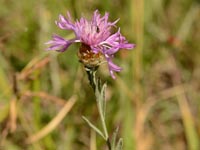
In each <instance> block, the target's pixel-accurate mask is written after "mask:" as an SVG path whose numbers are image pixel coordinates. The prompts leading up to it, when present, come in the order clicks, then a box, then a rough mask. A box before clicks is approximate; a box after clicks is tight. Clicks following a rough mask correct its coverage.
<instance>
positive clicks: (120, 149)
mask: <svg viewBox="0 0 200 150" xmlns="http://www.w3.org/2000/svg"><path fill="white" fill-rule="evenodd" d="M116 150H123V139H122V138H120V139H119V141H118V142H117V147H116Z"/></svg>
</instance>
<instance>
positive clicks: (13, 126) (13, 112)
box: [10, 99, 17, 132]
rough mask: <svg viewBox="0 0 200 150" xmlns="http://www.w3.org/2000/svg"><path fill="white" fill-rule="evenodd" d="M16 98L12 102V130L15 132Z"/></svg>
mask: <svg viewBox="0 0 200 150" xmlns="http://www.w3.org/2000/svg"><path fill="white" fill-rule="evenodd" d="M16 102H17V100H16V99H12V100H11V102H10V132H14V131H15V130H16V128H17V123H16V120H17V106H16Z"/></svg>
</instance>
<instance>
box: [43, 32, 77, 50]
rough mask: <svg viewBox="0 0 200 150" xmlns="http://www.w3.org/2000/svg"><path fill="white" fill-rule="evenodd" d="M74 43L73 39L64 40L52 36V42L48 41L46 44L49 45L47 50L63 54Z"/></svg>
mask: <svg viewBox="0 0 200 150" xmlns="http://www.w3.org/2000/svg"><path fill="white" fill-rule="evenodd" d="M74 42H75V39H72V40H65V39H64V38H62V37H60V36H58V35H53V36H52V40H51V41H48V42H47V43H46V44H51V45H50V47H49V48H47V50H56V51H58V52H64V51H65V50H67V48H68V47H69V46H70V45H71V44H72V43H74Z"/></svg>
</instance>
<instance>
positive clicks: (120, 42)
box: [47, 10, 135, 78]
mask: <svg viewBox="0 0 200 150" xmlns="http://www.w3.org/2000/svg"><path fill="white" fill-rule="evenodd" d="M108 17H109V14H108V13H105V15H104V16H103V17H101V16H100V14H99V12H98V10H96V11H95V12H94V14H93V17H92V19H91V20H87V19H86V18H83V17H82V18H81V19H80V20H77V21H76V22H73V21H72V19H71V15H70V13H69V12H68V13H67V18H66V17H64V16H62V15H60V16H59V20H58V21H56V24H57V26H58V27H59V28H61V29H64V30H72V31H73V32H74V34H75V38H74V39H70V40H66V39H64V38H62V37H60V36H58V35H53V37H52V40H51V41H49V42H47V44H50V47H49V48H48V49H47V50H56V51H59V52H64V51H65V50H67V48H68V47H69V46H70V45H71V44H72V43H77V42H79V43H81V47H80V49H79V53H78V57H79V60H80V62H82V63H83V64H84V65H85V67H87V68H93V67H97V66H99V65H100V64H101V63H102V62H103V60H106V62H107V63H108V68H109V71H110V74H111V76H112V78H115V76H114V72H119V71H121V69H122V68H121V67H119V66H117V65H115V64H114V63H113V62H112V58H113V56H114V54H115V53H116V52H118V51H119V50H120V49H132V48H133V47H134V46H135V45H134V44H130V43H128V42H127V40H126V38H125V37H124V36H122V35H121V33H120V29H118V31H117V32H116V33H114V34H112V33H111V28H112V27H113V26H115V24H116V23H117V22H118V20H119V19H118V20H116V21H114V22H109V21H108Z"/></svg>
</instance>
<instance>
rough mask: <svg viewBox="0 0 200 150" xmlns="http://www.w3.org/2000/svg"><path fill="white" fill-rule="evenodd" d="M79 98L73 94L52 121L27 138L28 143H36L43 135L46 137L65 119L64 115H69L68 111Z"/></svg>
mask: <svg viewBox="0 0 200 150" xmlns="http://www.w3.org/2000/svg"><path fill="white" fill-rule="evenodd" d="M76 100H77V97H76V96H72V97H71V98H70V99H69V100H68V101H67V102H66V104H65V105H64V106H63V108H62V109H61V110H60V112H59V113H58V114H57V116H55V117H54V118H53V119H52V121H51V122H49V123H48V124H47V125H46V126H45V127H44V128H42V129H41V130H40V131H38V132H37V133H35V134H33V135H31V136H30V137H28V139H27V140H26V143H27V144H31V143H34V142H36V141H38V140H40V139H42V138H43V137H45V136H46V135H47V134H49V133H50V132H51V131H52V130H54V129H55V128H56V127H57V125H58V124H59V123H60V122H61V121H62V120H63V119H64V117H65V116H66V115H67V113H68V112H69V111H70V110H71V108H72V107H73V105H74V104H75V102H76Z"/></svg>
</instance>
